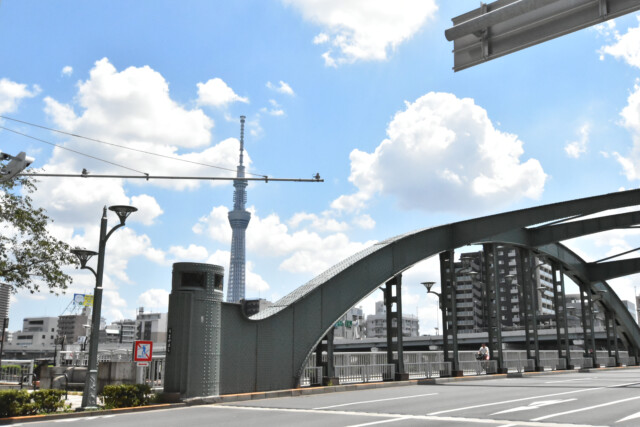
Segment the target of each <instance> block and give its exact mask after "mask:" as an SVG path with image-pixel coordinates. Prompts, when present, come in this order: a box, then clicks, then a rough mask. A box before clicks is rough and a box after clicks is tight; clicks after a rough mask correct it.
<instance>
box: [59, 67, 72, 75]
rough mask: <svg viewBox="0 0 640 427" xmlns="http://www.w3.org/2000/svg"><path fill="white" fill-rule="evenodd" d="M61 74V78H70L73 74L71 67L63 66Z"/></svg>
mask: <svg viewBox="0 0 640 427" xmlns="http://www.w3.org/2000/svg"><path fill="white" fill-rule="evenodd" d="M61 74H62V75H63V76H70V75H71V74H73V67H72V66H71V65H65V66H64V67H62V71H61Z"/></svg>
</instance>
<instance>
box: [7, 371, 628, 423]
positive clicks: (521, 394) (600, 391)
mask: <svg viewBox="0 0 640 427" xmlns="http://www.w3.org/2000/svg"><path fill="white" fill-rule="evenodd" d="M65 424H66V425H70V426H73V425H78V426H80V425H81V426H83V427H85V426H86V427H101V426H113V425H117V426H118V427H129V426H130V427H143V426H153V427H164V426H167V427H169V426H171V427H174V426H178V427H181V426H185V427H187V426H189V427H191V426H208V425H219V426H260V427H268V426H288V425H299V426H304V427H314V426H318V427H332V426H351V427H356V426H374V425H378V424H380V425H382V424H386V425H389V426H393V427H406V426H418V425H420V426H424V425H433V426H440V425H442V426H469V425H474V424H477V425H482V424H484V425H502V426H505V425H508V426H576V425H582V426H612V425H615V426H639V425H640V369H629V368H627V369H619V370H607V371H595V372H594V371H592V372H589V373H577V372H576V373H571V374H562V375H536V376H530V377H525V378H493V379H492V378H487V379H484V380H476V381H464V380H462V381H458V382H453V383H447V384H440V385H410V386H405V387H390V388H380V389H370V390H359V391H350V392H340V393H326V394H317V395H309V396H299V397H286V398H278V399H264V400H253V401H246V402H236V403H228V404H217V405H205V406H193V407H188V408H176V409H166V410H155V411H149V412H139V413H129V414H118V415H113V414H109V415H105V416H100V417H83V418H72V419H64V420H57V421H44V422H35V423H34V422H30V423H23V424H17V425H24V426H34V427H35V426H38V427H40V426H43V425H44V426H56V427H60V426H61V425H65ZM14 425H16V424H14Z"/></svg>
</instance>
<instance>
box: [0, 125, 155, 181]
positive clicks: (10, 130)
mask: <svg viewBox="0 0 640 427" xmlns="http://www.w3.org/2000/svg"><path fill="white" fill-rule="evenodd" d="M0 129H4V130H6V131H9V132H13V133H15V134H18V135H22V136H24V137H25V138H31V139H35V140H36V141H40V142H44V143H45V144H49V145H53V146H54V147H58V148H60V149H62V150H67V151H71V152H72V153H76V154H79V155H81V156H85V157H89V158H91V159H95V160H98V161H101V162H104V163H108V164H110V165H113V166H118V167H120V168H124V169H127V170H130V171H133V172H138V173H141V174H143V175H147V173H146V172H141V171H139V170H137V169H133V168H130V167H127V166H123V165H120V164H118V163H114V162H110V161H108V160H104V159H101V158H99V157H96V156H92V155H90V154H85V153H82V152H80V151H76V150H72V149H71V148H68V147H64V146H62V145H58V144H54V143H53V142H49V141H45V140H44V139H40V138H36V137H35V136H31V135H27V134H26V133H22V132H18V131H17V130H13V129H9V128H7V127H4V126H0Z"/></svg>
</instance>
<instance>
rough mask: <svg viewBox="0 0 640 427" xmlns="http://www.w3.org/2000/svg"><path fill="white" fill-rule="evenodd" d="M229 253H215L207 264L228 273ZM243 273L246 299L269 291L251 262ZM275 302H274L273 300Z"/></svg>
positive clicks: (267, 285)
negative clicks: (217, 266) (219, 267)
mask: <svg viewBox="0 0 640 427" xmlns="http://www.w3.org/2000/svg"><path fill="white" fill-rule="evenodd" d="M230 257H231V253H230V252H229V251H220V250H218V251H216V252H215V253H213V254H212V255H211V256H210V257H209V258H208V259H207V261H206V262H207V264H214V265H219V266H222V267H223V268H224V271H225V272H228V271H229V260H230ZM245 267H246V271H245V285H246V289H245V290H246V292H245V293H246V297H248V298H251V297H255V296H256V295H255V294H258V296H261V295H262V292H266V291H268V290H269V289H270V287H269V284H268V283H267V282H266V281H265V280H264V279H263V278H262V277H261V276H260V275H259V274H257V273H255V272H254V271H253V270H254V265H253V263H252V262H251V261H247V263H246V265H245ZM274 301H275V300H274Z"/></svg>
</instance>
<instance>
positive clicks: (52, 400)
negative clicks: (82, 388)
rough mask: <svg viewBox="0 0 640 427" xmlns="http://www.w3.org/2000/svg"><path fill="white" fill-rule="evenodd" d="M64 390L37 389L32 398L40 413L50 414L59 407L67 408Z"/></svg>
mask: <svg viewBox="0 0 640 427" xmlns="http://www.w3.org/2000/svg"><path fill="white" fill-rule="evenodd" d="M63 396H64V391H62V390H37V391H35V392H33V393H32V396H31V398H32V399H33V401H34V402H35V404H36V407H37V408H38V413H39V414H50V413H51V412H56V411H58V410H59V409H65V403H64V399H63Z"/></svg>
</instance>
